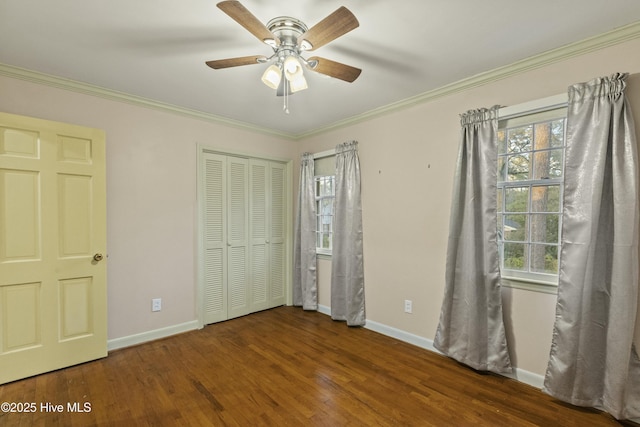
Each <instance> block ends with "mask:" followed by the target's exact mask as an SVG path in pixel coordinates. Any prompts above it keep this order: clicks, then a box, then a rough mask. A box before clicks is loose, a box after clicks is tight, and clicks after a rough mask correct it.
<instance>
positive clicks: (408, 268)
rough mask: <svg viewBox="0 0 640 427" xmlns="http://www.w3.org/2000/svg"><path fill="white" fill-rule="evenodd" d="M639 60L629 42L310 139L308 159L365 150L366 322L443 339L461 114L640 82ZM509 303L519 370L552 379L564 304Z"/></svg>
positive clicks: (635, 92)
mask: <svg viewBox="0 0 640 427" xmlns="http://www.w3.org/2000/svg"><path fill="white" fill-rule="evenodd" d="M637 52H640V40H634V41H630V42H626V43H624V44H620V45H616V46H613V47H610V48H607V49H604V50H600V51H596V52H592V53H590V54H587V55H583V56H580V57H574V58H571V59H568V60H565V61H563V62H560V63H556V64H553V65H549V66H546V67H543V68H538V69H535V70H532V71H529V72H526V73H521V74H518V75H515V76H512V77H509V78H505V79H503V80H500V81H497V82H493V83H490V84H486V85H483V86H480V87H476V88H474V89H470V90H466V91H464V92H459V93H455V94H451V95H449V96H446V97H443V98H439V99H437V100H434V101H432V102H428V103H424V104H421V105H417V106H414V107H412V108H409V109H406V110H402V111H399V112H396V113H394V114H388V115H385V116H382V117H380V118H376V119H373V120H369V121H366V122H362V123H357V124H354V125H351V126H347V127H343V128H340V129H337V130H333V131H331V132H328V133H324V134H321V135H317V136H313V137H310V138H307V139H305V140H304V141H303V142H302V144H301V147H300V151H301V152H303V151H311V152H319V151H324V150H327V149H329V148H333V147H334V146H335V145H336V144H338V143H341V142H344V141H347V140H352V139H355V140H357V141H359V154H360V162H361V173H362V205H363V206H362V210H363V227H364V258H365V294H366V310H367V319H368V320H371V321H375V322H379V323H382V324H384V325H387V326H391V327H393V328H397V329H400V330H402V331H406V332H409V333H411V334H415V335H418V336H420V337H424V338H426V339H429V340H432V339H433V337H434V335H435V331H436V327H437V324H438V317H439V313H440V305H441V303H442V297H443V292H444V266H445V250H446V245H447V234H448V227H449V207H450V203H451V190H452V186H453V171H454V166H455V160H456V155H457V149H458V142H459V129H460V125H459V114H460V113H463V112H465V111H467V110H469V109H472V108H479V107H491V106H493V105H496V104H499V105H503V106H508V105H516V104H519V103H523V102H527V101H531V100H535V99H539V98H544V97H547V96H552V95H556V94H560V93H563V92H566V89H567V87H568V86H569V85H570V84H573V83H578V82H582V81H587V80H590V79H592V78H594V77H598V76H602V75H609V74H611V73H614V72H617V71H621V72H630V73H640V55H638V54H637ZM365 71H366V70H365ZM628 92H629V93H630V95H631V97H632V98H633V101H635V102H634V103H635V105H637V107H636V117H637V122H638V123H639V124H640V116H638V114H640V75H635V76H632V78H631V79H630V87H629V91H628ZM638 128H639V129H640V126H639V127H638ZM639 140H640V139H639ZM330 269H331V262H330V261H328V260H321V261H319V268H318V274H319V299H320V304H322V305H325V306H330V300H329V297H330V295H329V294H330V281H329V280H330ZM405 299H410V300H413V314H406V313H404V306H403V303H404V300H405ZM503 301H504V316H505V319H506V327H507V333H508V336H509V344H510V347H511V349H512V359H513V362H514V364H515V365H516V366H517V367H518V368H520V369H523V370H525V371H529V372H532V373H534V374H538V375H543V374H544V371H545V369H546V363H547V359H548V355H549V348H550V345H551V333H552V328H553V321H554V315H555V301H556V296H555V295H549V294H543V293H537V292H531V291H525V290H519V289H511V288H504V290H503Z"/></svg>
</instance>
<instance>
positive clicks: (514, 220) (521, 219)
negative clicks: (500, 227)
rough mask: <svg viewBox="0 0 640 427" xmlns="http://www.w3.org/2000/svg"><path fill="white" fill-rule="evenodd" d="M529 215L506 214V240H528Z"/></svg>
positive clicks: (504, 234)
mask: <svg viewBox="0 0 640 427" xmlns="http://www.w3.org/2000/svg"><path fill="white" fill-rule="evenodd" d="M527 221H528V215H504V232H503V236H504V240H510V241H515V242H526V241H527V238H528V234H529V227H528V224H527Z"/></svg>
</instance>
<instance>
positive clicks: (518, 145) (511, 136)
mask: <svg viewBox="0 0 640 427" xmlns="http://www.w3.org/2000/svg"><path fill="white" fill-rule="evenodd" d="M532 134H533V126H531V125H529V126H522V127H518V128H514V129H508V130H507V152H509V153H523V152H526V151H531V137H532Z"/></svg>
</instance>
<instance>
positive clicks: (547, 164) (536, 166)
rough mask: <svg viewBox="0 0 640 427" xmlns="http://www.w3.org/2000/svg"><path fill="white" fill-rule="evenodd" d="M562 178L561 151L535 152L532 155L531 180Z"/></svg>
mask: <svg viewBox="0 0 640 427" xmlns="http://www.w3.org/2000/svg"><path fill="white" fill-rule="evenodd" d="M560 177H562V149H559V150H545V151H536V152H535V153H534V155H533V179H551V178H560Z"/></svg>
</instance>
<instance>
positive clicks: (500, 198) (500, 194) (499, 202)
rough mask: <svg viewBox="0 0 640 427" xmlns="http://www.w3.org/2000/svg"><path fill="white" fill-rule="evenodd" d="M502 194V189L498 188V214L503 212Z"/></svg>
mask: <svg viewBox="0 0 640 427" xmlns="http://www.w3.org/2000/svg"><path fill="white" fill-rule="evenodd" d="M502 193H503V190H502V188H498V193H497V195H496V201H497V204H496V205H497V206H496V207H497V209H498V212H502Z"/></svg>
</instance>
